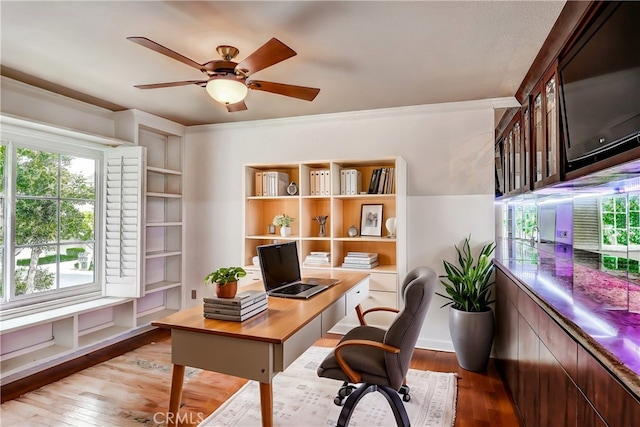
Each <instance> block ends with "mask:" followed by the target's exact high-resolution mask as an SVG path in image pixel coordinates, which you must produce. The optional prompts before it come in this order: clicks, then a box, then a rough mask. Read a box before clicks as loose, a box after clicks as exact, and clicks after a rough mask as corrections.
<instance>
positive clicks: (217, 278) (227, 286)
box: [204, 267, 247, 298]
mask: <svg viewBox="0 0 640 427" xmlns="http://www.w3.org/2000/svg"><path fill="white" fill-rule="evenodd" d="M246 275H247V272H246V271H244V269H243V268H242V267H220V268H218V269H217V270H215V271H212V272H211V273H209V274H207V276H206V277H205V278H204V283H205V284H209V283H211V284H215V285H216V295H217V296H218V298H233V297H235V296H236V292H237V291H238V279H239V278H241V277H244V276H246Z"/></svg>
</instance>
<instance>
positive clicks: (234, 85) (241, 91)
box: [207, 78, 248, 104]
mask: <svg viewBox="0 0 640 427" xmlns="http://www.w3.org/2000/svg"><path fill="white" fill-rule="evenodd" d="M247 91H248V89H247V86H246V85H245V84H244V83H243V82H241V81H238V80H235V79H234V80H232V79H225V78H218V79H211V80H209V81H208V82H207V93H208V94H209V96H211V97H212V98H213V99H215V100H216V101H218V102H220V103H222V104H235V103H236V102H240V101H242V100H243V99H244V98H245V96H247Z"/></svg>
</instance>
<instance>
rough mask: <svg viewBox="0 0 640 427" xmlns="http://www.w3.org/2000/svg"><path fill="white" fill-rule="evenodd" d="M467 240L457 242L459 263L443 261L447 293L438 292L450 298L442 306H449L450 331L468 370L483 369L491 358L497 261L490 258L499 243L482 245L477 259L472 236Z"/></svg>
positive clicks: (463, 365) (458, 356) (461, 361)
mask: <svg viewBox="0 0 640 427" xmlns="http://www.w3.org/2000/svg"><path fill="white" fill-rule="evenodd" d="M470 239H471V236H469V237H467V238H466V239H465V240H464V243H463V245H462V249H460V248H458V247H457V246H454V247H455V249H456V252H457V255H458V265H457V266H456V265H454V264H452V263H450V262H448V261H443V263H444V269H445V271H446V274H445V275H443V276H440V278H441V279H444V280H441V283H442V285H443V286H444V288H445V290H446V292H447V294H446V295H444V294H441V293H438V292H436V294H438V295H440V296H441V297H443V298H446V299H448V300H449V302H447V303H446V304H444V305H443V306H442V307H446V306H448V305H450V306H451V308H450V310H449V332H450V334H451V341H452V342H453V348H454V350H455V352H456V356H457V358H458V363H459V364H460V367H462V368H463V369H466V370H467V371H483V370H485V369H486V367H487V363H488V362H489V356H490V354H491V346H492V344H493V334H494V328H495V326H494V318H493V310H492V309H491V304H492V303H493V302H495V300H492V299H491V298H492V296H491V287H492V285H493V284H494V282H492V281H490V279H491V277H492V276H491V273H492V272H493V262H492V260H491V258H490V256H491V254H492V253H493V251H494V249H495V243H493V242H492V243H488V244H486V245H484V246H483V247H482V249H481V250H480V254H479V255H478V259H477V261H476V260H475V259H474V257H473V254H472V253H471V246H470V244H469V240H470Z"/></svg>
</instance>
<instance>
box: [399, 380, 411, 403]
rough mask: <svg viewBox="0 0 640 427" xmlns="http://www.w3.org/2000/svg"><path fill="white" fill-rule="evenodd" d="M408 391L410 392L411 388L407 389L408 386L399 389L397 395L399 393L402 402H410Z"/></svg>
mask: <svg viewBox="0 0 640 427" xmlns="http://www.w3.org/2000/svg"><path fill="white" fill-rule="evenodd" d="M410 391H411V388H409V386H408V385H406V384H404V385H402V386H401V387H400V390H398V393H400V395H401V396H402V400H403V401H405V402H408V401H410V400H411V395H410V394H409V393H410Z"/></svg>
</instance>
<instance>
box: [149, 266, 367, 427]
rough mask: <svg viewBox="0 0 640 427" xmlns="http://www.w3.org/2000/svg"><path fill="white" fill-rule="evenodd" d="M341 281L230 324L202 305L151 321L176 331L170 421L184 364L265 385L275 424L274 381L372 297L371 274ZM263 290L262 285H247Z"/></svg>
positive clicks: (265, 403) (273, 302)
mask: <svg viewBox="0 0 640 427" xmlns="http://www.w3.org/2000/svg"><path fill="white" fill-rule="evenodd" d="M327 277H334V278H339V279H340V282H338V283H337V284H335V285H333V286H332V287H331V288H329V289H327V290H326V291H323V292H322V293H320V294H318V295H315V296H313V297H312V298H310V299H308V300H297V299H286V298H269V301H268V308H267V310H265V311H264V312H262V313H260V314H258V315H256V316H254V317H252V318H250V319H247V320H245V321H244V322H231V321H225V320H214V319H205V318H204V316H203V314H202V305H198V306H197V307H193V308H191V309H188V310H184V311H180V312H178V313H175V314H172V315H171V316H168V317H165V318H164V319H160V320H157V321H154V322H152V325H154V326H158V327H160V328H167V329H171V362H172V363H173V375H172V379H171V396H170V400H169V414H168V417H167V418H168V420H169V421H171V420H173V421H175V419H176V414H177V413H178V410H179V407H180V400H181V397H182V383H183V380H184V368H185V366H192V367H195V368H200V369H206V370H208V371H215V372H220V373H223V374H227V375H233V376H237V377H242V378H247V379H251V380H255V381H258V382H259V383H260V407H261V414H262V425H263V426H269V427H270V426H272V425H273V390H272V386H271V381H272V380H273V377H274V376H275V375H276V374H277V373H278V372H282V371H283V370H285V369H286V367H287V366H289V365H290V364H291V363H292V362H293V361H294V360H296V359H297V358H298V357H299V356H300V355H301V354H302V353H304V352H305V350H307V349H308V348H309V347H311V346H312V345H313V344H314V343H315V342H316V341H317V340H318V339H319V338H320V337H321V336H322V335H324V334H325V333H326V332H327V331H328V330H329V329H331V328H332V327H333V326H334V325H335V324H336V323H337V322H339V321H340V320H341V319H342V318H343V317H344V316H345V315H346V314H347V313H348V312H350V311H351V310H353V309H354V308H355V307H356V305H357V304H359V303H360V302H361V301H362V300H364V298H366V297H367V295H368V293H369V275H368V274H364V273H355V272H354V273H349V272H345V273H343V272H333V273H332V274H331V276H327ZM251 288H257V289H261V288H262V282H259V283H256V284H253V285H251V286H249V287H248V289H251Z"/></svg>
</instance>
